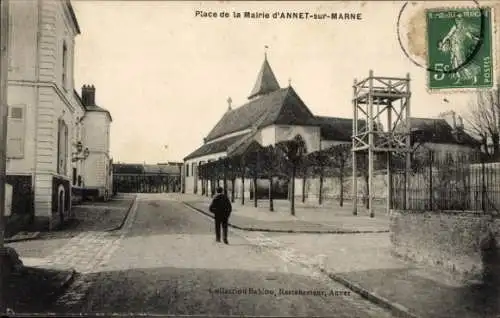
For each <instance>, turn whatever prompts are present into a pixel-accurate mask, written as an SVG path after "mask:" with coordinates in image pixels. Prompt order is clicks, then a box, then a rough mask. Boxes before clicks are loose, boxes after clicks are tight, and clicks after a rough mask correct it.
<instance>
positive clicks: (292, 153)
mask: <svg viewBox="0 0 500 318" xmlns="http://www.w3.org/2000/svg"><path fill="white" fill-rule="evenodd" d="M276 147H278V148H279V149H280V150H281V151H282V152H283V154H284V156H285V160H286V161H287V164H288V166H289V168H290V170H291V176H290V178H289V179H290V183H289V184H290V200H291V201H290V203H291V204H290V213H291V214H292V215H295V177H296V175H297V169H298V168H299V167H300V164H301V162H302V160H303V157H304V155H305V153H306V152H307V150H306V145H305V142H304V140H303V139H302V137H301V136H300V135H297V136H295V137H294V138H293V139H291V140H286V141H280V142H278V143H277V144H276Z"/></svg>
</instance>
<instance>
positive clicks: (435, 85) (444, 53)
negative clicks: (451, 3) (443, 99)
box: [426, 7, 496, 90]
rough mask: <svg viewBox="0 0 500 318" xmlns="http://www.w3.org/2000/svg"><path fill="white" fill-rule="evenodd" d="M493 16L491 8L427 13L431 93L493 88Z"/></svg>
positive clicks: (437, 9) (455, 9)
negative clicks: (432, 91) (434, 91)
mask: <svg viewBox="0 0 500 318" xmlns="http://www.w3.org/2000/svg"><path fill="white" fill-rule="evenodd" d="M492 15H493V11H492V9H491V8H490V7H481V8H479V7H476V8H448V9H443V8H434V9H427V10H426V22H427V62H428V66H429V69H428V88H429V89H430V90H449V89H481V88H483V89H488V88H492V87H493V85H494V82H495V81H494V79H495V76H496V74H494V72H495V68H494V62H495V55H494V48H493V45H494V43H493V39H494V36H493V33H494V26H493V20H494V19H493V17H492Z"/></svg>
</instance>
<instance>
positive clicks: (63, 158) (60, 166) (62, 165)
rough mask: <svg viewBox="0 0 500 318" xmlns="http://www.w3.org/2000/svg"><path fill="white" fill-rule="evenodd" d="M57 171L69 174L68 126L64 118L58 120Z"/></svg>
mask: <svg viewBox="0 0 500 318" xmlns="http://www.w3.org/2000/svg"><path fill="white" fill-rule="evenodd" d="M57 140H58V147H57V148H58V149H57V172H58V173H59V174H62V175H67V161H68V126H67V125H66V123H65V122H64V120H61V119H59V121H58V137H57Z"/></svg>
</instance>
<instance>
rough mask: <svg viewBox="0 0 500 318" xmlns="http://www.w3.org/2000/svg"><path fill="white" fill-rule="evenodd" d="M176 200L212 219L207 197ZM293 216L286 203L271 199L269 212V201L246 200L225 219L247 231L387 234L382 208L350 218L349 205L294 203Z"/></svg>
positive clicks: (237, 202)
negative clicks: (271, 206) (272, 206)
mask: <svg viewBox="0 0 500 318" xmlns="http://www.w3.org/2000/svg"><path fill="white" fill-rule="evenodd" d="M180 200H181V201H182V202H184V203H185V204H187V205H189V206H190V207H192V208H194V209H196V210H198V211H200V212H202V213H205V214H207V215H209V216H212V213H210V212H209V210H208V207H209V205H210V202H211V198H209V197H206V196H200V195H192V194H182V195H181V196H180ZM297 201H298V202H296V204H295V216H292V215H291V214H290V203H289V202H288V201H286V200H275V201H274V211H273V212H271V211H269V201H268V200H260V201H258V207H257V208H255V207H254V202H253V201H250V200H247V201H246V202H245V205H241V203H240V201H239V200H235V202H234V203H233V212H232V213H231V218H230V219H229V223H230V226H232V227H234V228H238V229H242V230H248V231H263V232H285V233H372V232H388V231H389V216H388V215H387V214H386V213H385V211H384V210H383V207H380V206H377V207H376V208H375V217H374V218H370V217H369V215H367V211H366V209H365V208H363V207H362V206H359V208H358V215H357V216H354V215H352V205H350V204H348V205H345V206H344V207H339V206H338V205H337V206H336V205H334V204H332V203H328V204H325V205H322V206H319V205H317V204H314V205H313V204H308V203H302V202H301V201H300V200H297Z"/></svg>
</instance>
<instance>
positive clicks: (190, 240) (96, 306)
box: [44, 194, 390, 317]
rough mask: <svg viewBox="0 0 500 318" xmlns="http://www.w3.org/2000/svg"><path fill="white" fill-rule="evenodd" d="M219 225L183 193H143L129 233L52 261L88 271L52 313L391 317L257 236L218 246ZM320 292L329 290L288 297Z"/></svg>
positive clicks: (75, 246)
mask: <svg viewBox="0 0 500 318" xmlns="http://www.w3.org/2000/svg"><path fill="white" fill-rule="evenodd" d="M212 222H213V221H212V220H211V219H210V218H208V217H206V216H203V215H201V214H200V213H197V212H195V211H193V210H191V209H190V208H187V207H185V206H184V205H183V204H182V203H181V202H178V201H177V199H176V198H175V197H169V196H166V195H153V194H151V195H141V196H140V197H139V198H138V199H137V202H136V206H134V207H133V209H132V211H131V213H130V215H129V217H128V219H127V222H126V224H125V226H124V227H123V228H122V230H120V231H117V232H88V233H85V234H83V233H82V234H80V235H78V236H76V237H74V238H72V239H71V240H70V241H69V242H68V243H67V245H66V246H65V247H64V253H58V254H59V255H58V256H57V257H55V256H54V257H49V258H48V260H47V263H46V264H44V266H54V267H68V266H69V267H74V268H75V269H76V270H77V271H78V272H79V274H78V276H77V277H76V279H75V282H74V283H73V284H72V285H71V287H70V288H69V289H68V290H67V291H66V292H65V293H64V294H63V295H62V296H61V297H60V298H59V299H58V300H57V301H56V302H55V303H54V304H52V305H51V306H50V308H47V310H48V311H50V312H56V313H65V312H73V313H77V312H94V313H95V312H102V313H110V312H127V313H128V312H135V313H139V312H141V313H144V312H146V313H156V314H215V315H291V316H312V315H322V316H335V317H339V316H340V317H390V314H389V313H388V312H386V311H385V310H384V309H381V308H379V307H377V306H376V305H374V304H372V303H370V302H368V301H366V300H364V299H363V298H361V297H360V296H359V295H357V294H355V293H353V292H352V291H350V290H348V289H346V288H345V287H343V286H342V285H340V284H338V283H335V282H333V281H332V280H330V279H329V278H327V277H326V276H324V275H323V274H321V273H319V272H318V271H316V270H314V269H313V268H312V267H308V266H307V264H306V262H305V259H304V257H302V258H301V256H300V253H297V252H296V251H292V250H290V249H280V248H279V247H277V246H275V248H271V249H270V248H269V247H270V244H271V245H272V244H273V241H271V240H269V239H267V238H266V237H264V236H262V235H259V234H258V233H250V234H244V233H243V232H241V231H238V230H236V231H235V230H231V232H230V238H229V240H230V245H229V246H226V245H221V244H217V243H215V242H214V237H213V236H214V235H213V233H212V227H213V223H212ZM68 247H71V248H68ZM61 251H63V249H61ZM77 251H78V252H77ZM273 251H274V253H273ZM277 251H278V252H277ZM294 253H295V254H294ZM280 290H281V294H280ZM313 290H314V291H321V292H322V293H324V294H323V295H290V294H287V292H286V291H288V293H290V292H293V291H295V292H308V291H309V292H310V291H313ZM259 293H260V294H259Z"/></svg>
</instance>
